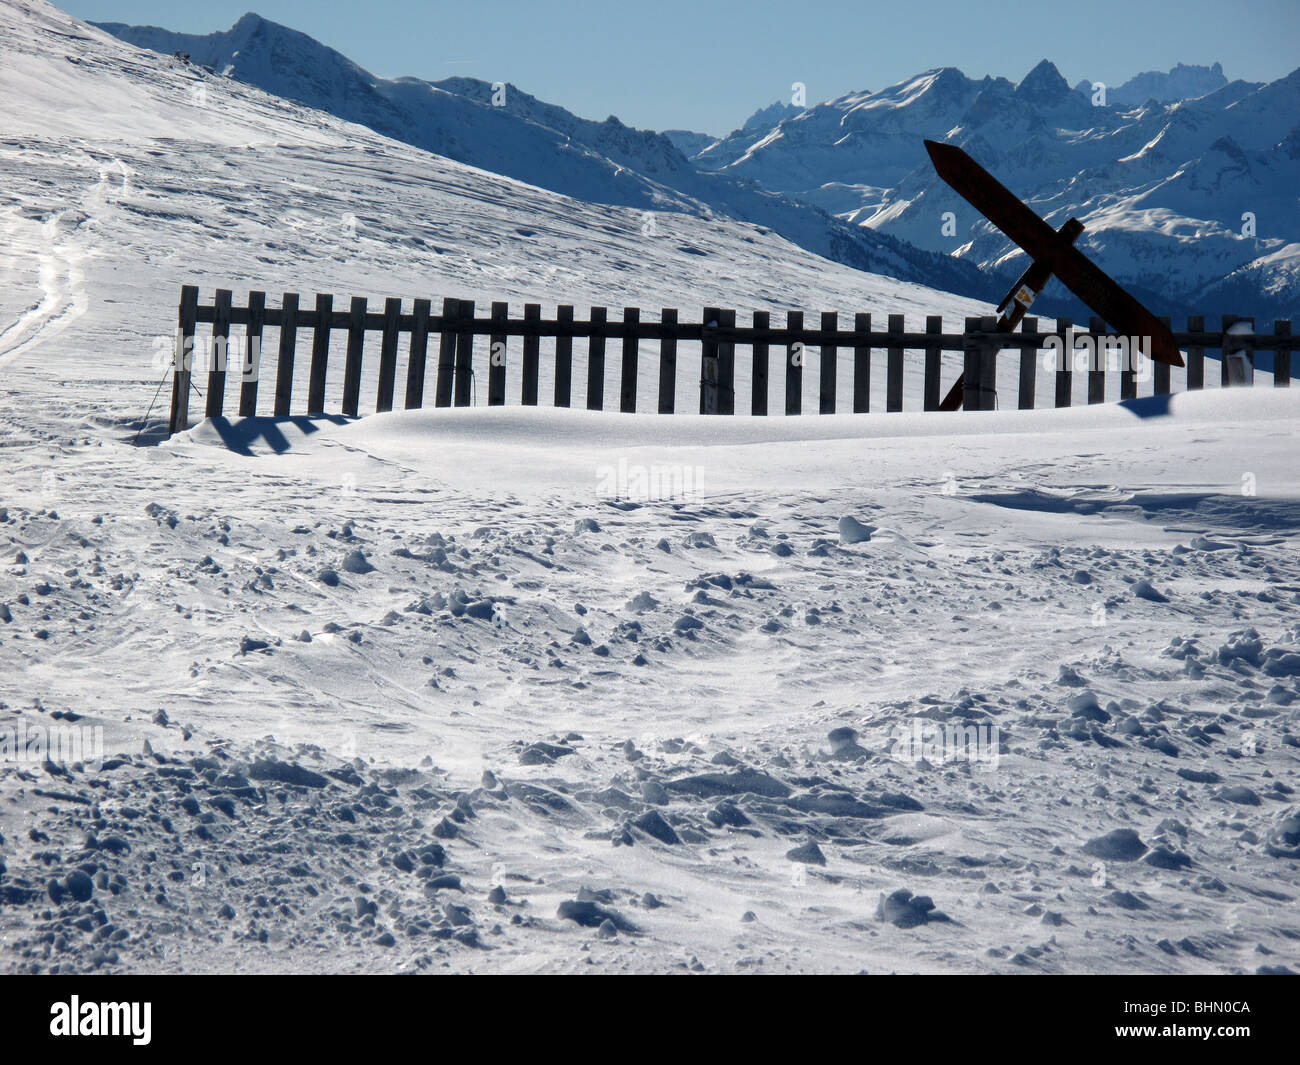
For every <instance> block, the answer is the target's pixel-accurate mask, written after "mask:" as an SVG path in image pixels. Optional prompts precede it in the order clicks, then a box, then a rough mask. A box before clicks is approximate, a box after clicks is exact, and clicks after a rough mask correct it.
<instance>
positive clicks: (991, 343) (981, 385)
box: [169, 285, 1293, 433]
mask: <svg viewBox="0 0 1300 1065" xmlns="http://www.w3.org/2000/svg"><path fill="white" fill-rule="evenodd" d="M339 302H340V303H341V302H342V301H339ZM771 318H772V315H771V314H770V313H769V312H767V311H755V312H754V313H753V316H752V324H751V325H737V322H736V312H735V311H734V310H727V309H723V308H718V307H706V308H704V311H703V314H702V316H701V318H700V321H698V322H683V321H679V320H678V316H677V311H676V310H674V309H671V308H665V309H663V310H662V311H661V312H660V314H659V320H658V321H645V320H642V318H641V312H640V310H639V309H638V308H636V307H626V308H624V309H623V315H622V320H621V321H611V320H609V317H608V314H607V311H606V308H604V307H592V308H591V310H590V313H589V315H588V317H587V319H586V320H585V321H584V320H580V319H577V318H575V317H574V308H573V307H572V306H564V305H561V306H559V307H557V308H556V314H555V317H554V318H543V317H542V308H541V305H540V304H536V303H529V304H525V306H524V314H523V317H522V318H511V317H510V315H509V305H508V304H507V303H502V302H498V303H493V304H492V308H491V312H490V315H489V316H488V317H486V318H479V317H475V305H474V301H473V300H460V299H453V298H448V299H444V300H443V301H442V307H441V313H440V314H434V313H433V305H432V301H431V300H428V299H417V300H415V301H414V303H413V306H412V308H411V310H410V311H409V312H408V311H405V310H404V309H403V305H402V300H401V299H398V298H390V299H386V300H385V301H384V309H383V311H382V312H380V311H372V310H370V308H369V305H368V303H367V300H366V298H365V297H364V296H354V297H352V299H351V300H350V302H349V304H348V307H347V309H346V310H343V309H337V310H336V309H335V300H334V297H333V296H331V295H329V294H321V295H317V296H316V297H315V306H314V308H312V309H306V308H302V307H301V306H300V305H299V297H298V294H297V293H293V292H286V293H285V294H284V297H283V299H282V301H281V305H280V306H279V307H278V308H277V307H268V306H267V304H266V294H265V293H263V292H250V293H249V295H248V302H247V304H246V305H245V306H242V307H238V306H235V305H234V304H233V302H232V294H231V292H230V290H228V289H218V290H217V291H216V293H215V297H214V299H213V301H212V302H211V303H210V304H202V305H201V304H200V303H199V292H198V289H197V287H195V286H192V285H186V286H185V287H184V288H183V289H182V292H181V303H180V318H179V325H178V330H177V357H176V359H175V372H174V376H173V384H172V404H171V418H170V421H169V433H175V432H179V431H181V430H183V429H185V428H187V427H188V426H189V423H190V420H189V403H190V393H191V391H195V392H197V391H198V388H197V386H196V385H195V383H194V382H193V380H192V377H193V373H194V369H195V365H194V364H195V361H196V360H195V352H196V349H197V340H196V334H197V327H198V326H199V325H200V324H210V325H211V327H212V331H211V343H210V346H209V348H208V352H207V354H208V358H207V359H206V362H207V386H206V389H205V390H204V392H203V394H202V398H203V400H204V405H205V415H206V416H207V417H221V416H223V415H224V414H225V412H226V392H227V389H228V379H229V378H230V377H234V378H235V379H237V380H238V382H239V386H238V391H239V400H238V408H237V409H238V413H239V415H240V416H241V417H248V416H253V415H255V414H257V413H258V388H259V384H260V382H261V378H262V369H263V358H262V355H263V351H262V339H263V334H264V331H265V330H266V329H268V328H272V329H277V330H278V344H277V357H276V361H275V380H274V389H275V391H274V405H273V407H272V411H271V413H273V414H274V415H276V416H288V415H290V414H291V413H300V414H301V413H305V414H316V413H324V412H325V405H326V392H327V390H326V378H327V373H328V370H329V365H330V355H331V341H332V338H333V335H334V333H335V332H336V331H337V332H342V333H343V334H344V335H345V343H344V345H343V355H344V364H343V377H342V387H341V396H340V403H339V405H340V408H341V412H342V413H343V414H344V415H350V416H356V415H357V414H358V413H359V412H360V410H361V386H362V377H363V375H362V368H363V361H364V354H365V347H366V343H365V342H366V335H367V333H370V334H378V336H379V340H380V344H379V360H378V367H377V373H376V374H374V375H373V377H372V383H373V384H374V386H375V406H374V409H375V410H376V411H389V410H392V409H393V406H394V402H395V394H396V390H397V386H398V381H397V368H398V361H399V360H398V353H399V345H400V344H401V338H402V337H403V336H406V337H407V351H406V360H405V361H406V373H405V382H404V389H403V396H402V405H403V406H404V407H405V408H406V409H408V410H409V409H412V408H417V407H422V406H424V405H425V402H426V396H427V391H428V388H427V383H428V381H429V379H430V377H431V378H432V392H433V395H432V401H433V405H434V406H438V407H449V406H458V407H463V406H469V405H471V404H472V403H474V402H475V401H476V398H477V397H476V392H477V385H476V382H477V378H476V376H475V368H476V365H477V366H478V368H479V369H480V370H481V369H482V367H483V365H484V364H486V366H487V388H486V393H487V395H486V399H487V403H488V405H489V406H498V405H501V404H504V403H505V402H506V394H507V389H506V380H507V372H508V371H510V370H512V368H513V367H515V366H518V371H517V372H518V373H519V374H521V375H522V380H521V382H520V385H521V387H520V393H519V395H520V402H521V403H523V404H525V405H537V403H538V390H539V380H540V373H539V368H540V362H541V355H542V351H541V341H542V338H543V337H546V338H550V339H552V340H553V341H554V344H553V350H552V351H551V352H550V354H551V358H552V359H553V360H554V362H553V366H552V370H553V373H552V374H551V375H550V376H551V378H552V382H553V403H554V405H555V406H557V407H568V406H571V405H573V392H574V386H575V382H574V380H573V370H574V350H573V346H574V341H575V340H585V341H586V344H587V351H586V359H585V370H586V381H585V401H584V402H583V405H585V406H586V407H587V408H588V409H589V410H601V409H603V408H604V405H605V373H606V342H607V341H611V340H613V341H618V342H619V345H620V347H619V353H620V359H619V377H618V383H619V390H618V406H619V410H621V411H635V410H637V402H638V395H637V390H638V376H639V371H640V367H639V359H640V343H641V341H658V342H659V367H658V369H659V373H658V394H657V397H656V400H657V402H656V405H655V409H657V410H658V411H659V413H661V414H671V413H673V412H674V411H676V410H677V395H676V390H677V376H678V374H677V358H678V350H677V345H678V342H679V341H687V342H697V343H698V344H699V345H700V363H699V365H700V375H699V412H700V413H701V414H734V413H736V399H737V397H736V392H737V388H736V384H737V373H736V346H737V345H741V346H745V347H749V348H750V350H751V363H750V366H749V373H748V378H749V383H750V389H749V391H750V397H749V413H750V414H753V415H766V414H768V413H769V411H768V391H769V389H768V385H769V381H770V378H771V375H772V374H773V373H776V374H784V378H785V413H786V414H800V413H802V412H803V400H802V396H803V374H804V369H805V365H806V364H807V362H806V358H805V356H806V353H807V351H808V349H809V348H814V347H815V348H817V349H818V352H819V355H818V359H817V362H816V368H817V372H818V381H817V386H818V387H817V395H818V403H817V409H818V412H819V413H821V414H833V413H835V412H836V410H837V397H838V392H839V382H838V381H837V373H838V366H839V362H840V360H839V358H838V352H839V350H840V349H841V348H844V349H850V350H851V351H852V353H853V358H852V367H851V373H852V410H853V411H854V412H855V413H866V412H868V411H869V410H870V409H871V363H872V360H871V353H872V351H873V349H881V350H883V351H885V352H886V353H887V356H886V360H885V369H886V382H885V409H886V410H887V411H901V410H902V409H903V377H904V373H903V370H904V356H905V353H906V352H907V351H908V350H916V351H920V352H922V353H923V355H924V378H923V382H924V385H923V389H922V407H923V409H925V410H937V409H938V407H939V404H940V401H941V399H942V395H943V393H942V382H941V380H940V375H941V371H942V368H943V367H942V361H941V356H942V353H943V352H946V351H955V352H961V353H962V355H963V361H962V373H963V379H964V396H963V407H964V409H966V410H991V409H993V408H994V407H995V405H996V402H997V383H998V378H997V372H998V358H997V355H998V353H999V352H1000V351H1002V350H1003V349H1007V348H1011V349H1018V350H1019V356H1020V357H1019V363H1018V376H1017V379H1016V393H1017V405H1018V407H1019V408H1020V409H1030V408H1032V407H1033V406H1034V398H1035V391H1036V387H1037V374H1038V371H1039V369H1040V357H1039V356H1040V352H1041V351H1043V350H1044V349H1045V348H1049V347H1052V346H1053V345H1059V347H1060V349H1061V350H1062V351H1065V353H1066V356H1067V358H1066V359H1064V360H1061V361H1059V362H1058V365H1057V367H1056V369H1054V370H1050V371H1047V372H1051V373H1054V374H1055V402H1056V406H1058V407H1062V406H1069V405H1070V403H1071V394H1072V387H1073V380H1072V379H1073V375H1074V373H1075V372H1076V370H1075V369H1074V363H1073V360H1072V359H1071V358H1070V357H1069V356H1071V355H1072V354H1073V352H1074V345H1075V344H1076V343H1077V342H1080V341H1083V342H1084V343H1085V344H1086V343H1087V342H1088V341H1087V340H1086V339H1085V338H1091V343H1092V344H1093V345H1094V346H1097V345H1099V344H1100V343H1101V342H1103V341H1104V340H1106V339H1107V338H1108V337H1109V334H1107V333H1106V331H1105V323H1103V322H1102V321H1101V320H1100V319H1096V318H1094V319H1092V320H1091V321H1090V323H1089V328H1088V330H1086V331H1083V330H1079V331H1072V330H1073V324H1072V323H1071V322H1070V321H1069V320H1068V319H1057V320H1056V329H1055V330H1052V331H1040V330H1039V326H1038V319H1037V318H1026V319H1025V320H1024V321H1023V322H1022V323H1021V329H1020V331H1019V332H1017V333H998V332H997V331H996V321H997V319H996V318H994V317H992V316H989V317H982V318H967V319H966V320H965V323H964V329H963V331H962V332H960V333H945V332H944V330H943V319H942V317H941V316H939V315H928V316H927V317H926V320H925V331H924V332H921V333H916V332H908V331H907V330H906V328H905V324H904V319H903V315H901V314H891V315H888V320H887V328H886V329H885V330H884V331H880V330H875V329H873V328H872V316H871V315H870V314H867V313H859V314H855V315H854V316H853V327H852V329H842V328H840V321H839V316H838V315H837V314H836V313H835V312H834V311H827V312H823V313H822V314H821V317H820V320H819V322H818V324H817V326H816V327H812V326H810V325H806V324H805V322H804V315H803V312H801V311H789V312H787V313H786V314H785V319H786V320H785V324H784V326H775V325H773V324H772V322H771ZM1167 322H1168V320H1167V319H1166V323H1167ZM1237 323H1245V324H1246V325H1247V326H1248V328H1249V330H1250V331H1249V332H1247V333H1244V334H1241V333H1238V332H1236V331H1233V332H1231V333H1230V332H1229V329H1230V327H1232V326H1233V325H1234V324H1237ZM232 326H242V327H243V330H244V336H243V339H242V341H238V340H237V341H232V340H231V336H230V331H231V327H232ZM1240 328H1241V327H1240V325H1239V326H1238V329H1240ZM303 329H310V330H311V331H312V341H311V351H310V362H309V364H308V365H307V366H306V368H305V369H306V374H307V380H306V384H307V388H306V409H305V410H300V411H291V410H290V407H291V405H292V401H293V398H294V379H295V372H297V373H298V374H299V377H300V379H301V375H302V372H303V371H302V370H299V369H298V362H297V355H298V332H299V330H303ZM1253 329H1254V323H1253V321H1251V320H1250V319H1242V318H1238V317H1236V316H1234V315H1224V316H1223V317H1222V319H1221V325H1220V328H1219V329H1217V330H1210V331H1207V330H1206V328H1205V319H1204V318H1199V317H1193V318H1189V319H1188V320H1187V329H1186V330H1185V331H1184V332H1175V333H1174V338H1175V340H1176V342H1177V343H1178V346H1179V347H1180V348H1181V349H1182V350H1183V351H1184V352H1186V356H1187V359H1186V361H1187V368H1186V387H1187V388H1188V389H1198V388H1202V387H1204V385H1205V352H1206V350H1207V349H1208V350H1219V351H1221V352H1222V353H1223V356H1224V357H1223V358H1222V359H1221V371H1220V372H1221V382H1220V383H1221V384H1223V385H1225V386H1226V385H1229V384H1250V383H1251V377H1252V367H1253V354H1252V353H1253V352H1254V351H1272V352H1273V353H1274V369H1273V380H1274V384H1275V385H1279V386H1287V385H1289V383H1290V379H1291V351H1292V343H1293V341H1292V336H1291V323H1290V321H1276V322H1274V323H1273V332H1272V333H1271V334H1256V333H1254V332H1253ZM431 337H436V338H437V347H438V350H437V358H436V361H435V362H434V363H433V366H432V367H430V366H429V362H430V358H429V350H428V348H429V341H430V338H431ZM476 337H487V338H488V348H487V351H486V353H484V354H483V357H482V358H480V359H479V360H478V361H477V364H476V352H475V344H474V341H475V338H476ZM516 337H517V338H519V339H520V340H521V341H522V351H521V353H520V358H519V360H518V362H515V361H514V359H513V358H512V356H511V353H510V346H511V343H510V342H511V340H512V338H516ZM232 346H234V347H235V348H236V350H235V352H234V353H233V354H232V353H231V348H232ZM774 347H775V348H776V349H777V350H778V352H779V354H778V356H777V357H778V359H779V360H780V361H779V363H777V365H776V367H775V368H774V367H773V359H772V354H773V352H772V349H773V348H774ZM1243 353H1244V354H1246V355H1247V356H1248V357H1246V358H1235V357H1234V358H1229V357H1228V356H1238V355H1241V354H1243ZM335 365H336V369H337V359H336V360H335ZM1089 366H1090V367H1091V368H1089V369H1087V370H1086V374H1087V397H1088V402H1089V403H1100V402H1103V401H1104V400H1105V398H1106V377H1107V370H1106V369H1105V368H1104V366H1103V365H1101V362H1100V360H1098V361H1097V362H1095V363H1090V364H1089ZM1124 367H1126V368H1119V369H1117V370H1115V371H1114V372H1113V374H1112V376H1118V378H1119V398H1120V399H1134V398H1136V397H1137V386H1138V376H1139V375H1138V372H1137V370H1136V369H1134V368H1133V364H1132V363H1131V362H1126V363H1124ZM430 369H431V370H432V371H433V372H432V374H430V373H428V372H427V371H429V370H430ZM1170 369H1171V368H1170V367H1169V366H1167V365H1163V364H1159V363H1156V364H1154V366H1153V373H1152V374H1151V379H1152V382H1153V385H1152V388H1153V391H1154V393H1155V394H1161V393H1168V392H1169V391H1170V390H1171V376H1170ZM955 376H956V375H955V374H954V375H953V377H954V378H955ZM336 383H337V382H336ZM579 384H582V383H581V382H579ZM299 392H300V393H301V389H299ZM579 398H580V400H581V399H582V396H580V397H579ZM264 405H265V404H264Z"/></svg>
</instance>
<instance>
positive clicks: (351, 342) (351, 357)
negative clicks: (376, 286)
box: [343, 296, 366, 418]
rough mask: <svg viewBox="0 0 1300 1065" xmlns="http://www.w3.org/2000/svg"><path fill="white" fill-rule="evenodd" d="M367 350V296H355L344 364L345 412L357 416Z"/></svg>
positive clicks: (350, 315)
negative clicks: (363, 364)
mask: <svg viewBox="0 0 1300 1065" xmlns="http://www.w3.org/2000/svg"><path fill="white" fill-rule="evenodd" d="M365 350H366V297H365V296H353V297H352V306H351V309H350V310H349V312H348V353H347V359H346V361H345V362H344V364H343V413H344V414H346V415H347V416H348V417H349V418H355V417H356V416H357V408H358V406H359V405H360V403H361V359H362V357H363V356H364V354H365Z"/></svg>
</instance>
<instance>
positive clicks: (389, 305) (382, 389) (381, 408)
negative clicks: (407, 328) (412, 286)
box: [375, 296, 402, 414]
mask: <svg viewBox="0 0 1300 1065" xmlns="http://www.w3.org/2000/svg"><path fill="white" fill-rule="evenodd" d="M401 314H402V301H401V299H399V298H395V297H392V296H390V297H389V298H388V299H386V300H384V332H383V337H382V339H381V341H380V344H379V390H378V391H377V392H376V393H375V413H376V414H383V413H385V412H387V411H390V410H392V409H393V389H394V387H395V384H396V380H397V327H398V319H399V318H400V317H401Z"/></svg>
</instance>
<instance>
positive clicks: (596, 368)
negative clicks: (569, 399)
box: [587, 307, 606, 410]
mask: <svg viewBox="0 0 1300 1065" xmlns="http://www.w3.org/2000/svg"><path fill="white" fill-rule="evenodd" d="M605 318H606V312H605V308H604V307H593V308H592V309H591V324H592V327H593V328H592V333H591V337H590V339H589V340H588V341H587V409H588V410H604V409H605V334H604V332H603V331H602V329H601V327H602V326H604V324H605Z"/></svg>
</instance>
